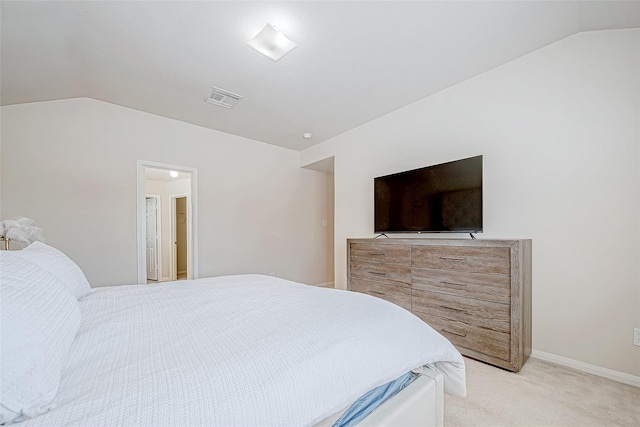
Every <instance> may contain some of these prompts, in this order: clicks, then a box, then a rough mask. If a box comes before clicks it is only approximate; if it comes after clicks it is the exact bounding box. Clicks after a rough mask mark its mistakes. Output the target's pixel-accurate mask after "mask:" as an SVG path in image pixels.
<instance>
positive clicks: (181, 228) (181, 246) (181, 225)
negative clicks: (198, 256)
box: [171, 195, 190, 280]
mask: <svg viewBox="0 0 640 427" xmlns="http://www.w3.org/2000/svg"><path fill="white" fill-rule="evenodd" d="M188 218H189V198H188V196H187V195H175V196H172V197H171V236H172V239H171V241H172V243H173V247H172V254H171V257H172V268H171V278H172V280H184V279H187V278H188V277H189V258H190V254H189V221H188Z"/></svg>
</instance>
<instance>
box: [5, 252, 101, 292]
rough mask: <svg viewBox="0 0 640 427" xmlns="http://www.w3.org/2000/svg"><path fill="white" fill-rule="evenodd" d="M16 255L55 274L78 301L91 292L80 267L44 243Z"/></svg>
mask: <svg viewBox="0 0 640 427" xmlns="http://www.w3.org/2000/svg"><path fill="white" fill-rule="evenodd" d="M14 253H15V254H16V255H17V256H18V257H20V258H22V259H26V260H28V261H31V262H32V263H34V264H36V265H38V266H40V267H42V268H43V269H45V270H47V271H48V272H49V273H51V274H53V275H54V276H55V277H57V278H58V279H59V280H60V281H61V282H62V283H64V284H65V285H66V286H67V287H69V290H71V293H72V294H73V295H74V296H75V297H76V298H77V299H80V298H82V297H83V296H84V295H86V294H88V293H89V292H91V286H90V285H89V282H88V281H87V278H86V277H85V275H84V273H83V272H82V270H80V267H78V265H77V264H76V263H75V262H73V261H72V260H71V259H70V258H69V257H68V256H66V255H65V254H63V253H62V252H60V251H59V250H57V249H55V248H52V247H51V246H48V245H45V244H44V243H42V242H33V243H32V244H30V245H29V246H27V247H26V248H24V249H23V250H21V251H15V252H14Z"/></svg>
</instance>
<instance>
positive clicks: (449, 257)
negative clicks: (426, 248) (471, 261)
mask: <svg viewBox="0 0 640 427" xmlns="http://www.w3.org/2000/svg"><path fill="white" fill-rule="evenodd" d="M440 259H448V260H451V261H466V260H467V259H466V258H465V257H463V256H441V257H440Z"/></svg>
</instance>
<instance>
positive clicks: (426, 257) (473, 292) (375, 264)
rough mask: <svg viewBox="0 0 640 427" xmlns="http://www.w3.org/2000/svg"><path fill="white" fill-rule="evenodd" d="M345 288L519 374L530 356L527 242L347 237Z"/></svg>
mask: <svg viewBox="0 0 640 427" xmlns="http://www.w3.org/2000/svg"><path fill="white" fill-rule="evenodd" d="M347 265H348V271H347V278H348V289H350V290H352V291H356V292H362V293H366V294H369V295H373V296H376V297H379V298H383V299H385V300H387V301H390V302H392V303H394V304H397V305H399V306H401V307H403V308H405V309H407V310H410V311H411V312H412V313H413V314H415V315H416V316H418V317H420V318H421V319H422V320H424V321H425V322H427V323H428V324H429V325H430V326H431V327H432V328H434V329H436V330H437V331H438V332H440V333H441V334H442V335H444V336H445V337H447V338H448V339H449V341H451V342H452V343H453V344H454V345H455V346H456V348H457V349H458V350H459V351H460V353H462V354H464V355H466V356H469V357H472V358H474V359H477V360H481V361H483V362H487V363H490V364H492V365H496V366H499V367H502V368H505V369H508V370H511V371H515V372H518V371H519V370H520V368H522V365H523V364H524V362H525V361H526V360H527V358H528V357H529V355H530V354H531V240H481V239H477V240H472V239H468V240H465V239H386V238H378V239H348V240H347Z"/></svg>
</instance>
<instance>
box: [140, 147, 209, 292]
mask: <svg viewBox="0 0 640 427" xmlns="http://www.w3.org/2000/svg"><path fill="white" fill-rule="evenodd" d="M137 176H138V178H137V180H138V196H137V199H138V202H137V206H138V207H137V212H138V213H137V217H138V227H137V234H138V238H137V240H138V283H139V284H145V283H157V282H162V281H169V280H176V279H178V273H180V274H179V275H180V279H196V278H198V254H197V248H198V244H197V241H198V239H197V237H198V233H197V230H198V217H197V212H198V211H197V198H198V197H197V196H198V194H197V188H198V187H197V170H196V169H194V168H189V167H185V166H177V165H167V164H161V163H155V162H147V161H142V160H139V161H138V174H137ZM180 199H181V200H180ZM176 200H178V205H177V209H176V204H175V203H176ZM154 205H155V208H156V209H155V219H156V221H155V224H156V225H155V226H153V216H154V209H153V206H154ZM176 213H177V215H176ZM176 231H177V233H176ZM154 232H155V242H154ZM177 237H178V238H179V240H178V239H176V238H177ZM178 242H179V249H180V252H179V254H180V255H179V254H178V251H177V250H176V249H177V246H178ZM178 255H179V256H178ZM178 261H180V266H178V265H177V263H178Z"/></svg>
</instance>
